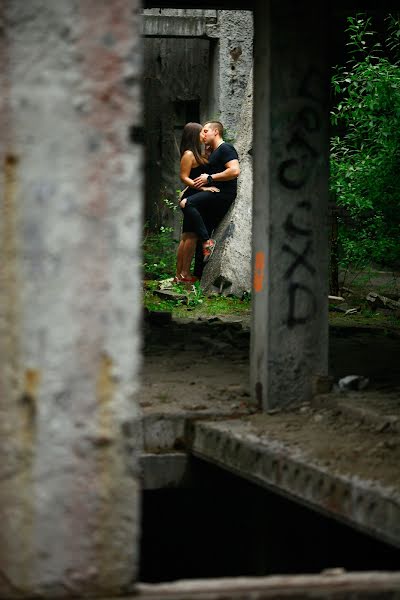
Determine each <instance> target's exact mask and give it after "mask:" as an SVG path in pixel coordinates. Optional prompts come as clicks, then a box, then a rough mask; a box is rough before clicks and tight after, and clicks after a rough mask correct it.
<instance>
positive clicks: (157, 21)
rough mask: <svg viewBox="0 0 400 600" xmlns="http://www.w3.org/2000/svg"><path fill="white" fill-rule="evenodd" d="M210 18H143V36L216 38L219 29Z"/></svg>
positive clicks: (145, 16)
mask: <svg viewBox="0 0 400 600" xmlns="http://www.w3.org/2000/svg"><path fill="white" fill-rule="evenodd" d="M215 21H216V20H215V19H213V18H210V17H204V18H201V17H173V16H169V17H164V16H153V15H144V16H143V29H142V35H144V36H145V37H156V38H196V37H198V38H205V39H208V38H216V37H218V36H219V28H218V27H216V24H215Z"/></svg>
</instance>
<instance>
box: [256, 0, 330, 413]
mask: <svg viewBox="0 0 400 600" xmlns="http://www.w3.org/2000/svg"><path fill="white" fill-rule="evenodd" d="M254 22H255V76H254V81H255V124H256V125H255V132H254V133H255V139H254V212H253V292H254V304H253V336H252V348H251V365H252V366H251V381H252V390H253V395H254V399H255V401H256V402H257V403H259V404H260V405H262V407H263V408H264V410H267V409H270V408H274V407H281V406H283V405H287V404H290V403H295V402H301V401H304V400H307V399H309V398H310V397H311V395H312V393H313V386H314V385H317V382H318V380H319V379H320V378H321V377H322V378H323V377H324V376H326V374H327V362H328V361H327V347H328V345H327V339H328V325H327V322H328V321H327V312H328V307H327V305H328V302H327V294H328V292H327V254H328V242H327V203H328V117H329V111H328V107H327V96H328V69H327V66H326V62H325V47H326V43H327V35H326V27H325V15H324V6H323V3H320V2H318V1H317V0H307V1H306V2H295V1H294V0H270V2H264V1H263V0H259V1H257V3H256V9H255V15H254Z"/></svg>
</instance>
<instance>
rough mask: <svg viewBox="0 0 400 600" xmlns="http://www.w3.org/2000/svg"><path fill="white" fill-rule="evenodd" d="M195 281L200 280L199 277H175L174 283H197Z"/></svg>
mask: <svg viewBox="0 0 400 600" xmlns="http://www.w3.org/2000/svg"><path fill="white" fill-rule="evenodd" d="M195 281H199V278H198V277H195V276H193V277H174V279H173V283H195Z"/></svg>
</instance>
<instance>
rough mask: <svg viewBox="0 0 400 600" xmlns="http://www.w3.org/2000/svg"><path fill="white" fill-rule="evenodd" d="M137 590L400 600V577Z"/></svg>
mask: <svg viewBox="0 0 400 600" xmlns="http://www.w3.org/2000/svg"><path fill="white" fill-rule="evenodd" d="M135 591H136V595H135V596H134V597H135V598H145V599H146V600H156V599H157V600H158V599H159V598H169V599H170V600H183V599H185V600H188V599H189V598H190V600H203V599H204V600H206V599H207V600H227V599H228V598H229V599H232V600H239V599H241V600H249V599H250V598H251V600H263V599H266V598H268V599H271V598H275V599H276V600H278V599H282V598H291V599H292V600H293V599H294V598H296V599H298V600H300V599H306V598H312V599H313V600H316V599H321V600H322V599H326V600H328V599H329V600H339V599H340V600H345V599H349V600H350V599H351V600H359V599H361V598H379V600H384V599H387V600H389V598H390V600H395V599H398V598H400V574H399V573H374V572H370V573H343V572H338V573H335V572H327V573H322V574H320V575H290V576H288V575H284V576H271V577H237V578H222V579H206V580H191V581H177V582H173V583H161V584H155V585H149V584H138V585H137V586H136V587H135Z"/></svg>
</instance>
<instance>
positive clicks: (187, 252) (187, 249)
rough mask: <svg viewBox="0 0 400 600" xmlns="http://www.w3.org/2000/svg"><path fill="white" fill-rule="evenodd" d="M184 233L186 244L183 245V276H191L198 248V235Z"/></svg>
mask: <svg viewBox="0 0 400 600" xmlns="http://www.w3.org/2000/svg"><path fill="white" fill-rule="evenodd" d="M184 235H185V242H184V244H185V245H184V247H183V259H182V276H183V277H191V273H190V267H191V264H192V260H193V256H194V253H195V250H196V244H197V240H198V236H197V235H196V234H195V233H186V234H184Z"/></svg>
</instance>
